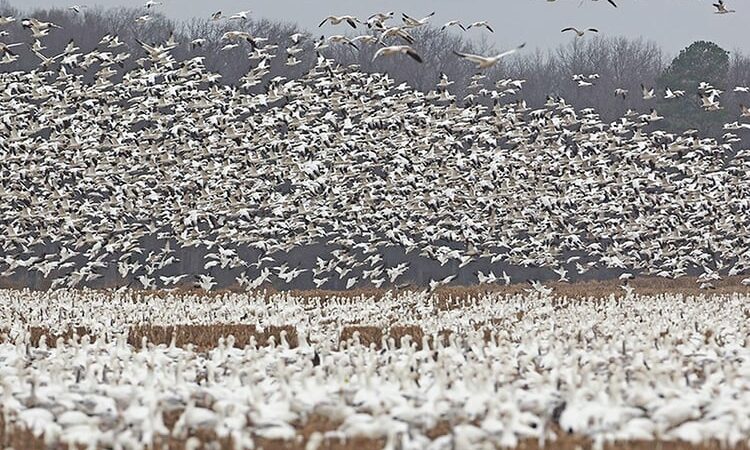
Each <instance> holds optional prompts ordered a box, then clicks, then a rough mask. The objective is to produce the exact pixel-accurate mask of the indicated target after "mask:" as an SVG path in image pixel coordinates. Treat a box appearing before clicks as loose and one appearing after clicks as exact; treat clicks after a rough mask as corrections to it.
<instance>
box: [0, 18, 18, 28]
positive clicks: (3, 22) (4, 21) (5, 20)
mask: <svg viewBox="0 0 750 450" xmlns="http://www.w3.org/2000/svg"><path fill="white" fill-rule="evenodd" d="M15 21H16V18H15V17H13V16H8V17H3V16H0V27H2V26H4V25H9V24H11V23H13V22H15Z"/></svg>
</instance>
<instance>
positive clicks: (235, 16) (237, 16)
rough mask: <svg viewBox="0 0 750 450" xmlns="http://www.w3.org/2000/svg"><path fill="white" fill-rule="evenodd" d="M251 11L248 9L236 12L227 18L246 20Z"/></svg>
mask: <svg viewBox="0 0 750 450" xmlns="http://www.w3.org/2000/svg"><path fill="white" fill-rule="evenodd" d="M251 12H252V11H250V10H247V11H239V12H236V13H234V14H232V15H231V16H229V20H247V19H248V15H249V14H250V13H251Z"/></svg>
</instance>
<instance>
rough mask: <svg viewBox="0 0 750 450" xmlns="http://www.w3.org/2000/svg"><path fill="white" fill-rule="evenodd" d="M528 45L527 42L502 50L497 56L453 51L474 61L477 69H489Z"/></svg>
mask: <svg viewBox="0 0 750 450" xmlns="http://www.w3.org/2000/svg"><path fill="white" fill-rule="evenodd" d="M525 46H526V43H525V42H524V43H523V44H521V45H519V46H518V47H516V48H512V49H510V50H507V51H505V52H502V53H500V54H497V55H495V56H480V55H472V54H471V53H461V52H457V51H455V50H454V51H453V53H455V54H456V56H459V57H461V58H464V59H466V60H468V61H471V62H473V63H476V64H477V69H487V68H488V67H492V66H494V65H495V64H497V63H498V61H500V60H501V59H503V58H505V57H506V56H509V55H512V54H513V53H515V52H517V51H519V50H521V49H522V48H524V47H525Z"/></svg>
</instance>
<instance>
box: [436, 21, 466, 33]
mask: <svg viewBox="0 0 750 450" xmlns="http://www.w3.org/2000/svg"><path fill="white" fill-rule="evenodd" d="M454 26H457V27H459V28H460V29H462V30H464V31H466V27H464V25H463V24H462V23H461V21H460V20H450V21H448V22H445V23H444V24H443V26H442V27H440V31H445V29H446V28H449V27H454Z"/></svg>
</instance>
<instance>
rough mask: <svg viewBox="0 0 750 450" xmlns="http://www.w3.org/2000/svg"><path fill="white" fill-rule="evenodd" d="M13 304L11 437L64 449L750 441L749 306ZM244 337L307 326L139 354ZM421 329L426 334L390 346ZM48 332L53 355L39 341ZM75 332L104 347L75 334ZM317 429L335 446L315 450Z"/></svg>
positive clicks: (31, 295) (68, 295) (8, 349)
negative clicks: (208, 337)
mask: <svg viewBox="0 0 750 450" xmlns="http://www.w3.org/2000/svg"><path fill="white" fill-rule="evenodd" d="M0 296H2V299H1V300H2V301H0V312H2V314H0V329H3V331H4V332H3V338H4V340H3V343H2V344H0V380H2V404H1V408H2V414H3V420H4V421H5V422H4V423H5V426H6V429H13V430H16V432H17V433H18V432H19V430H26V432H27V433H31V435H33V436H36V437H37V438H38V439H39V440H40V442H45V443H47V444H52V443H58V442H67V443H80V444H83V445H84V446H85V447H84V448H114V449H139V448H144V447H145V446H147V445H149V444H151V443H153V442H166V440H168V439H188V436H193V437H192V438H191V439H192V440H191V441H190V442H188V444H189V445H192V447H189V448H197V446H198V443H199V442H198V441H199V439H198V438H196V437H195V436H202V438H201V439H204V440H205V439H207V440H208V441H211V440H216V441H217V442H218V441H221V442H222V443H223V444H222V445H225V447H224V448H237V449H240V448H248V449H249V448H258V446H262V445H267V446H268V445H270V442H281V441H286V442H288V443H289V445H297V447H294V448H305V449H315V448H318V446H320V445H332V443H334V442H337V443H345V442H349V443H352V442H356V441H355V440H356V439H369V440H373V441H376V442H379V446H376V447H373V448H389V449H396V448H399V449H418V448H419V449H476V448H496V447H497V446H505V447H508V446H511V447H512V446H516V445H519V444H520V443H523V442H526V443H534V444H536V445H540V444H546V445H547V446H550V445H553V444H554V443H555V442H557V441H559V440H561V439H565V438H567V437H568V436H579V437H581V438H582V439H588V440H589V442H592V443H593V444H594V445H595V446H601V445H603V444H604V443H606V442H612V441H618V442H620V443H627V442H635V441H642V440H649V441H651V440H660V441H684V442H688V443H701V442H708V441H709V440H713V441H718V442H720V443H721V444H722V445H729V446H734V445H738V444H747V443H748V439H750V420H749V419H748V417H750V383H748V380H749V379H750V361H749V359H748V358H750V351H749V350H748V348H750V347H749V345H750V342H748V339H749V338H748V336H750V329H749V328H748V326H749V325H748V324H750V320H748V319H749V318H750V308H748V305H749V304H750V301H749V300H750V299H748V297H747V295H741V294H732V295H714V296H703V295H701V296H680V295H660V296H652V297H646V296H632V295H630V296H618V297H615V296H611V297H609V298H598V299H597V298H589V299H584V300H570V299H566V298H562V297H555V296H542V295H539V294H528V295H516V296H499V295H492V294H490V295H483V296H478V297H471V298H466V299H463V300H456V301H455V302H453V303H451V304H450V305H449V304H446V303H445V302H443V301H441V300H440V299H438V298H437V297H436V296H434V295H430V294H426V293H423V292H422V293H419V292H418V293H405V294H400V295H398V296H396V295H392V294H389V295H387V296H385V297H384V298H374V297H366V296H361V297H351V298H343V297H339V298H337V297H333V298H326V299H323V298H319V297H307V298H302V297H294V296H291V295H290V294H286V293H279V294H274V295H263V294H226V295H222V296H214V297H204V296H201V295H187V296H185V295H183V296H172V295H157V294H135V293H132V292H129V293H125V294H116V293H104V292H101V291H65V290H62V291H57V292H49V293H39V292H29V291H24V292H8V291H2V292H0ZM241 323H253V324H257V325H258V327H260V328H263V327H266V328H267V327H271V326H284V325H290V324H291V325H292V327H293V329H294V332H293V334H294V336H295V337H294V340H292V339H289V338H288V337H289V334H287V333H286V332H284V333H280V334H278V335H277V336H275V338H274V339H271V338H269V339H268V340H266V342H265V343H263V344H261V343H259V342H257V341H256V340H255V339H254V338H251V339H249V340H248V339H245V340H246V342H245V343H243V344H242V345H239V344H238V342H239V339H240V337H235V336H232V335H230V336H222V337H221V338H217V341H216V342H215V343H214V345H212V346H211V348H210V349H209V350H207V351H204V350H200V351H199V350H198V349H196V348H194V346H193V345H192V344H187V345H186V344H176V341H175V340H174V338H173V339H172V340H171V341H169V340H167V341H163V342H156V343H155V342H151V341H149V340H148V338H145V337H143V338H140V342H138V343H135V344H134V345H129V344H128V342H129V340H130V339H129V337H128V333H132V329H133V328H134V327H143V326H157V325H181V326H183V327H187V326H188V325H199V324H241ZM414 324H418V327H419V330H420V331H419V332H415V331H414V330H413V329H412V332H411V333H405V334H402V335H401V336H398V337H394V335H393V334H389V333H388V332H387V330H388V329H389V328H391V329H394V328H395V327H398V326H408V325H414ZM364 325H371V326H372V327H374V328H375V329H382V330H383V334H382V336H383V337H382V338H380V339H372V336H371V333H372V330H370V329H368V328H366V327H363V328H357V327H361V326H364ZM35 327H36V328H42V329H46V330H47V333H49V335H50V338H49V339H46V338H40V337H39V335H38V334H37V335H36V336H34V337H32V334H31V330H32V329H33V328H35ZM76 327H82V328H76ZM347 328H348V329H349V331H350V332H349V333H346V332H345V330H346V329H347ZM71 329H76V330H82V329H87V330H89V331H88V333H90V334H86V332H84V331H80V334H77V333H74V334H71V333H68V334H67V335H65V334H64V331H65V330H71ZM352 330H354V332H351V331H352ZM359 330H361V331H359ZM368 333H369V334H368ZM54 336H60V337H54ZM62 336H66V337H62ZM311 420H316V421H317V422H316V423H325V424H327V426H326V427H318V428H317V429H316V431H315V432H314V433H309V432H308V433H307V434H304V433H302V431H301V430H302V429H304V425H305V424H306V423H307V422H308V421H311ZM441 424H442V428H441ZM446 425H447V426H446ZM199 430H201V432H199ZM440 430H442V431H440ZM201 433H202V434H201ZM229 443H231V444H229ZM207 448H211V447H207ZM321 448H323V447H321ZM325 448H330V447H325ZM342 448H345V447H342ZM349 448H351V447H349Z"/></svg>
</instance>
